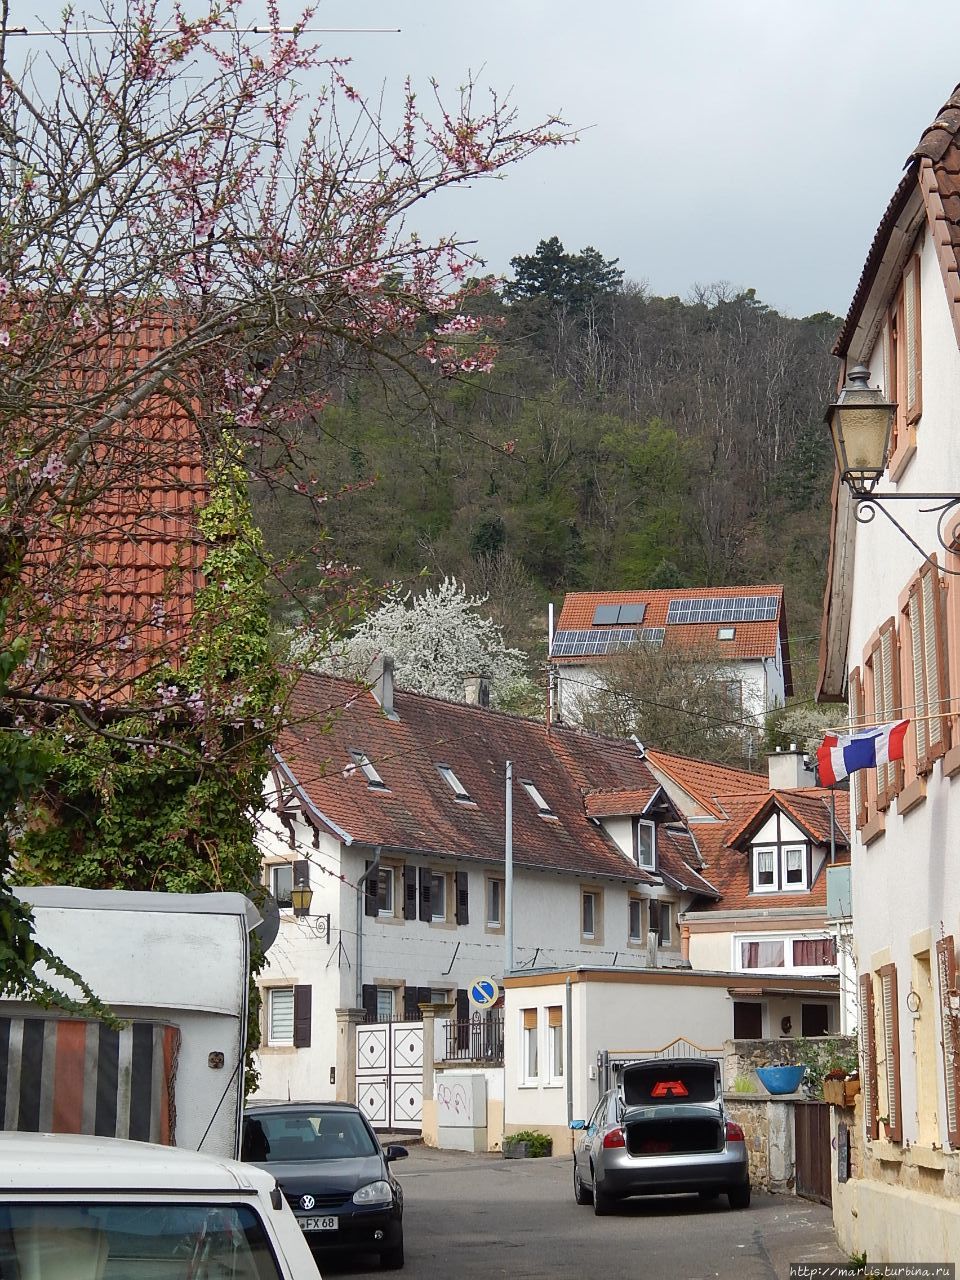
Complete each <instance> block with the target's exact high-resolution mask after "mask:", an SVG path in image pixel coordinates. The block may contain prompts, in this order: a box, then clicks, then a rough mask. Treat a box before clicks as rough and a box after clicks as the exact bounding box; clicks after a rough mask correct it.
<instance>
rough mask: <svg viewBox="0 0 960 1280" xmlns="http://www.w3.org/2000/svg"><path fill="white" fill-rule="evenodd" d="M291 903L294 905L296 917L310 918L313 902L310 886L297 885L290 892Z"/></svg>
mask: <svg viewBox="0 0 960 1280" xmlns="http://www.w3.org/2000/svg"><path fill="white" fill-rule="evenodd" d="M290 901H291V902H292V903H293V914H294V915H295V916H308V915H309V914H310V904H311V903H312V902H313V890H312V889H311V888H310V886H309V885H308V884H295V885H294V886H293V888H292V889H291V890H290Z"/></svg>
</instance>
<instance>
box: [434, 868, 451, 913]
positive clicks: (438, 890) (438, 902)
mask: <svg viewBox="0 0 960 1280" xmlns="http://www.w3.org/2000/svg"><path fill="white" fill-rule="evenodd" d="M430 909H431V913H432V914H431V919H433V920H446V918H447V877H446V876H445V875H443V874H442V873H441V874H440V875H437V874H436V873H435V872H431V873H430Z"/></svg>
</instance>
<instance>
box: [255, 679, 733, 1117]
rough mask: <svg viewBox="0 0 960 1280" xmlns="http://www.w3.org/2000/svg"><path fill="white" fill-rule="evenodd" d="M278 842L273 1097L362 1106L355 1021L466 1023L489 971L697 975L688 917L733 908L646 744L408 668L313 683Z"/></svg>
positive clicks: (294, 749) (265, 1052)
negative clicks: (399, 686) (298, 891)
mask: <svg viewBox="0 0 960 1280" xmlns="http://www.w3.org/2000/svg"><path fill="white" fill-rule="evenodd" d="M508 760H509V761H511V762H512V766H513V779H514V781H513V788H512V842H513V867H514V874H513V880H512V896H513V954H512V957H511V956H510V955H508V953H507V933H508V930H507V915H506V910H507V883H506V871H505V858H504V853H505V831H506V787H505V774H506V764H507V761H508ZM261 832H262V835H261V840H262V847H263V854H264V863H263V865H264V875H265V879H266V883H267V884H268V886H269V887H270V888H271V890H272V892H273V894H274V896H275V897H276V899H277V901H278V903H279V904H280V917H281V918H280V926H279V934H278V937H277V939H276V941H275V942H274V944H273V946H272V947H271V949H270V952H269V955H268V962H269V963H268V965H267V967H266V969H265V970H264V972H263V973H262V974H261V975H260V984H261V988H262V992H263V997H264V1005H263V1010H264V1012H263V1018H264V1022H263V1040H262V1047H261V1050H260V1053H259V1064H258V1065H259V1069H260V1073H261V1080H260V1094H261V1096H263V1097H270V1098H286V1097H291V1098H308V1097H313V1096H316V1094H317V1092H318V1090H319V1091H325V1090H326V1089H328V1088H329V1087H330V1086H331V1085H334V1086H336V1090H337V1092H338V1094H340V1096H349V1093H350V1088H351V1083H350V1082H349V1081H346V1080H344V1079H342V1078H339V1077H338V1063H339V1064H340V1074H341V1075H342V1069H343V1062H344V1057H343V1047H344V1046H343V1044H342V1041H343V1040H344V1038H345V1037H347V1036H348V1035H349V1034H350V1031H351V1028H352V1025H353V1024H354V1023H357V1022H359V1021H362V1020H366V1021H369V1022H387V1021H389V1020H391V1019H402V1018H408V1019H416V1018H418V1017H419V1012H420V1006H421V1005H423V1004H432V1005H439V1006H443V1007H446V1008H447V1010H448V1014H447V1016H451V1017H455V1018H456V1019H458V1020H463V1019H466V1018H468V1017H469V1015H470V1007H469V1004H468V995H467V993H468V990H469V989H470V987H471V986H472V984H473V983H474V982H475V981H476V980H477V979H478V978H481V977H484V976H489V977H492V978H495V979H498V978H500V977H502V975H503V974H504V973H506V972H509V971H534V970H538V969H546V968H554V967H556V966H557V965H561V966H565V965H579V964H591V965H598V966H609V967H611V968H615V969H630V968H642V967H646V966H657V967H670V966H679V965H680V964H681V962H682V955H681V948H680V930H679V924H678V921H679V918H680V914H681V913H682V911H683V910H685V909H686V907H687V906H688V904H689V903H690V902H691V901H692V899H693V897H694V895H697V896H698V897H701V898H702V897H706V898H709V897H710V896H711V895H713V894H714V893H715V891H714V889H713V888H712V886H711V885H710V884H709V882H708V881H707V880H706V879H705V878H704V877H702V876H701V875H700V873H699V870H698V861H699V860H698V855H697V851H696V846H695V844H694V842H693V840H692V839H691V837H690V835H689V832H688V831H687V829H686V828H685V826H684V825H683V823H682V820H681V819H680V816H679V814H678V812H677V810H676V808H675V806H674V805H673V804H672V802H671V801H670V799H669V797H668V796H667V795H666V793H665V792H664V790H663V788H662V787H661V786H660V785H659V783H658V782H657V780H656V778H655V777H654V776H653V774H652V773H651V771H650V769H649V767H648V766H647V764H646V763H645V762H644V760H643V757H642V756H641V754H640V753H639V752H638V750H637V748H636V747H635V745H634V744H633V743H629V742H621V741H616V740H611V739H605V738H601V737H598V736H596V735H593V734H586V733H582V732H580V731H578V730H573V729H564V728H557V727H556V726H554V727H552V728H548V727H547V726H546V725H545V724H542V723H539V722H535V721H530V720H526V719H523V718H521V717H517V716H511V715H506V714H504V713H500V712H494V711H490V710H488V709H487V708H486V707H483V706H478V705H467V704H465V703H462V704H461V703H453V702H447V701H443V700H441V699H437V698H430V697H425V696H423V695H419V694H411V693H405V692H403V691H401V690H394V688H393V683H392V673H391V665H390V663H389V662H388V661H387V662H381V664H380V667H379V669H378V672H377V673H376V674H375V678H374V680H373V683H372V686H371V687H370V688H367V687H365V686H358V685H355V684H351V683H349V682H347V681H343V680H338V679H334V678H332V677H325V676H317V675H310V674H308V675H304V676H303V677H302V678H301V680H300V681H299V684H298V686H297V690H296V694H295V697H294V700H293V704H292V706H291V725H290V727H289V728H288V729H287V730H286V732H285V733H284V735H283V736H282V738H281V741H280V742H279V743H278V744H277V749H276V755H275V767H274V770H273V774H272V778H271V781H270V784H269V788H268V794H267V806H266V809H265V812H264V814H263V815H262V822H261ZM307 885H309V888H310V889H311V890H312V900H311V902H310V907H309V914H304V913H302V910H301V912H300V913H299V914H298V913H297V912H296V911H295V910H294V908H293V900H294V896H295V895H294V889H295V887H301V886H304V887H305V886H307ZM338 1011H340V1017H339V1019H338ZM341 1091H342V1092H341Z"/></svg>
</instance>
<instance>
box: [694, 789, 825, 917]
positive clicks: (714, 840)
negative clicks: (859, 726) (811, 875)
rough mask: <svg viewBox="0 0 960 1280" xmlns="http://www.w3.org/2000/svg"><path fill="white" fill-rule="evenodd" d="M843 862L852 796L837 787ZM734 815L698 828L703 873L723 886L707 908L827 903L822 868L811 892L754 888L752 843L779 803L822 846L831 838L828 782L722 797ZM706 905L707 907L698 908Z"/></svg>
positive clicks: (785, 908) (725, 805)
mask: <svg viewBox="0 0 960 1280" xmlns="http://www.w3.org/2000/svg"><path fill="white" fill-rule="evenodd" d="M834 794H835V797H836V808H837V854H838V857H837V861H838V862H847V861H849V857H850V853H849V835H848V832H849V827H850V797H849V793H848V792H846V791H837V792H835V793H834ZM722 804H723V807H724V809H725V810H726V811H727V814H728V818H727V821H725V822H702V823H698V824H697V826H696V828H695V834H696V840H697V844H698V845H699V847H700V854H701V857H702V859H703V874H704V876H706V877H707V878H708V879H709V881H710V883H711V884H712V885H714V886H716V888H717V889H718V890H719V892H720V894H721V898H720V900H719V901H718V902H716V903H713V904H705V905H704V906H703V908H702V909H703V910H709V909H710V907H711V906H715V908H716V909H717V910H720V911H736V910H756V909H758V908H762V909H763V910H768V909H774V908H782V909H783V910H784V911H788V910H794V911H795V910H796V909H797V908H798V907H826V903H827V887H826V880H827V878H826V875H825V874H824V873H823V871H822V870H821V873H820V874H819V875H817V877H816V879H815V880H814V883H813V885H812V886H811V887H810V889H809V890H808V891H807V892H806V893H763V894H758V893H751V892H750V855H749V852H748V849H747V847H746V846H747V842H748V841H749V838H750V836H751V834H752V833H753V832H754V831H755V830H756V829H757V828H758V827H759V826H760V825H762V823H763V822H764V821H765V820H766V818H767V816H768V815H769V813H770V812H772V810H773V809H774V807H775V806H778V807H779V808H780V809H781V810H782V811H783V812H784V813H786V814H787V815H788V816H789V817H790V818H792V819H793V820H794V821H795V822H796V823H797V824H798V825H799V826H800V827H801V828H802V829H803V830H804V831H806V832H807V833H808V834H809V835H810V836H811V837H812V839H813V840H814V842H815V843H816V844H818V845H821V846H829V843H830V791H829V790H828V789H827V788H825V787H809V788H801V789H790V790H782V791H781V790H778V791H767V792H766V794H765V795H762V796H744V795H739V796H730V797H724V798H723V800H722ZM698 909H701V908H698Z"/></svg>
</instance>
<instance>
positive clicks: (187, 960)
mask: <svg viewBox="0 0 960 1280" xmlns="http://www.w3.org/2000/svg"><path fill="white" fill-rule="evenodd" d="M17 894H18V896H19V897H20V898H21V899H22V900H23V901H25V902H28V903H29V904H30V906H31V907H32V908H33V914H34V919H35V921H36V937H37V940H38V942H40V943H42V944H43V945H44V946H46V947H48V948H49V949H50V950H51V951H52V952H53V953H54V954H55V955H57V956H59V957H60V958H61V959H62V960H63V961H64V962H65V963H66V964H67V965H69V966H70V968H71V969H73V970H75V971H76V972H77V973H78V974H80V975H81V976H82V977H83V978H84V980H85V981H86V982H88V983H89V985H90V986H91V988H92V989H93V990H94V992H95V993H96V994H97V996H98V997H99V998H100V999H101V1000H103V1001H104V1003H105V1004H107V1005H108V1006H109V1008H110V1009H111V1011H112V1012H113V1013H115V1014H116V1015H117V1017H118V1018H120V1019H122V1020H123V1023H124V1025H123V1026H121V1027H119V1028H116V1027H109V1026H107V1025H106V1024H104V1023H101V1022H97V1021H94V1020H89V1021H88V1020H86V1019H81V1018H72V1017H66V1016H64V1015H63V1014H61V1013H59V1012H58V1011H57V1010H49V1009H41V1008H39V1007H37V1006H36V1005H33V1004H29V1003H25V1002H22V1001H15V1000H9V999H0V1113H2V1114H0V1129H6V1130H11V1129H12V1130H21V1131H24V1130H26V1131H40V1132H55V1133H56V1132H59V1133H86V1134H94V1135H97V1136H100V1137H116V1138H136V1139H141V1140H143V1141H147V1142H161V1143H166V1144H169V1145H172V1146H178V1147H190V1148H193V1149H194V1150H201V1149H202V1150H203V1151H206V1152H208V1153H210V1154H212V1155H217V1156H230V1157H235V1156H236V1155H237V1154H238V1152H239V1140H240V1121H241V1112H242V1106H243V1074H244V1052H245V1048H246V1031H247V1011H248V996H249V980H250V948H249V932H250V930H251V929H252V928H253V927H255V926H256V925H257V924H258V923H259V921H260V916H259V914H258V913H257V911H256V909H255V908H254V907H253V905H252V904H251V903H250V902H248V901H247V899H246V898H244V897H243V896H242V895H241V894H237V893H206V894H173V893H127V892H121V891H112V890H103V891H101V890H93V889H73V888H61V887H44V888H28V889H18V890H17ZM44 976H45V977H47V978H48V979H49V980H50V981H51V982H52V983H53V984H54V985H56V986H59V987H60V988H62V989H63V990H64V991H65V992H66V993H67V994H70V995H76V994H77V992H76V990H75V989H74V988H72V985H71V984H69V983H67V982H64V981H63V980H62V979H59V978H57V977H56V976H55V975H51V974H49V973H45V974H44Z"/></svg>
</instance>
